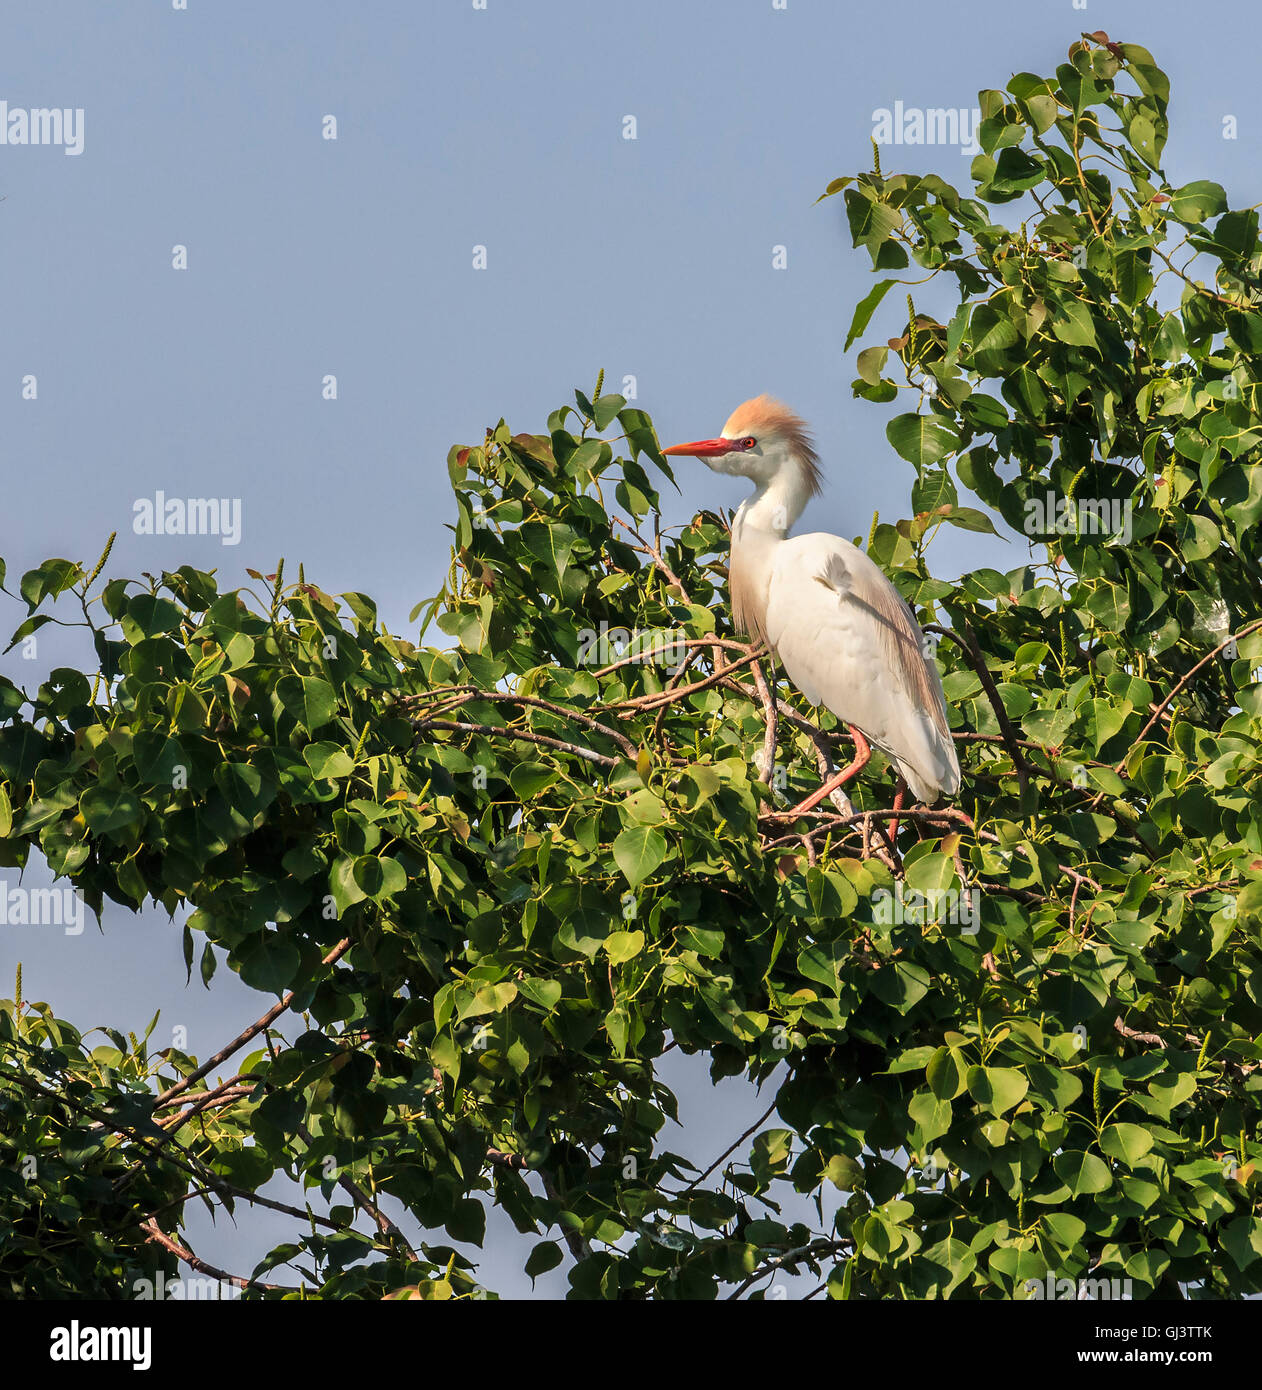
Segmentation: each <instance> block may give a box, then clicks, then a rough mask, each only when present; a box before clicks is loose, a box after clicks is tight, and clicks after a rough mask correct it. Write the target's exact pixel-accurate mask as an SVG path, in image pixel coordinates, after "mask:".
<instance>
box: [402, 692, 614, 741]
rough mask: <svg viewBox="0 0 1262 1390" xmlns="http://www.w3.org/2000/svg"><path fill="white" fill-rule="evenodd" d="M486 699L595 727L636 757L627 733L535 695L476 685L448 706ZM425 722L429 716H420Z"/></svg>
mask: <svg viewBox="0 0 1262 1390" xmlns="http://www.w3.org/2000/svg"><path fill="white" fill-rule="evenodd" d="M421 698H423V697H421V696H418V695H409V696H408V697H407V698H406V699H405V700H404V701H403V703H404V704H410V703H412V702H414V701H416V700H419V699H421ZM480 700H486V701H487V702H488V703H494V704H504V705H522V706H524V707H529V708H532V709H542V710H547V711H548V712H549V713H550V714H556V715H560V716H561V717H562V718H564V719H572V720H573V721H574V722H575V723H576V724H582V725H583V727H584V728H587V729H594V730H595V731H596V732H597V733H601V734H604V735H605V737H606V738H609V739H612V740H613V741H614V743H616V744H617V745H618V747H619V748H621V749H622V751H623V752H624V753H625V754H626V755H627V756H628V757H629V758H634V757H635V755H636V747H635V745H634V744H633V743H632V742H631V740H630V739H628V738H627V737H626V735H625V734H621V733H619V732H618V730H617V729H611V728H609V726H608V725H606V724H602V723H600V721H599V720H596V719H593V718H591V716H590V715H586V714H583V713H581V712H580V711H579V710H573V709H566V707H565V706H564V705H557V704H554V703H553V702H552V701H551V700H541V699H539V698H538V697H537V696H534V695H507V694H504V693H502V692H500V691H495V690H481V689H478V688H476V687H473V688H471V689H470V690H468V691H466V692H464V693H462V694H461V695H460V696H459V697H458V698H457V699H456V700H454V701H449V702H448V704H447V706H446V707H447V708H454V707H455V706H457V705H461V704H468V703H469V702H471V701H480ZM419 717H420V718H421V719H422V720H425V722H428V717H427V716H425V715H421V716H419Z"/></svg>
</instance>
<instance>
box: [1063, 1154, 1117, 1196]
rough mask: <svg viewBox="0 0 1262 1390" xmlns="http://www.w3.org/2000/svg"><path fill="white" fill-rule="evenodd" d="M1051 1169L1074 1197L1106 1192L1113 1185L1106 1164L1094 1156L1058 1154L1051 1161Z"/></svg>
mask: <svg viewBox="0 0 1262 1390" xmlns="http://www.w3.org/2000/svg"><path fill="white" fill-rule="evenodd" d="M1052 1167H1053V1168H1054V1169H1055V1170H1056V1175H1057V1177H1059V1178H1060V1180H1061V1181H1062V1182H1063V1183H1064V1184H1065V1185H1066V1187H1068V1188H1069V1191H1070V1194H1071V1195H1072V1196H1074V1197H1081V1196H1085V1195H1089V1194H1091V1193H1095V1192H1106V1191H1107V1190H1108V1189H1109V1188H1110V1187H1111V1186H1112V1185H1113V1176H1112V1174H1111V1173H1110V1172H1109V1168H1108V1164H1106V1163H1105V1162H1104V1160H1103V1159H1102V1158H1100V1157H1098V1156H1097V1155H1096V1154H1090V1153H1080V1152H1067V1153H1060V1154H1057V1155H1056V1157H1055V1158H1054V1159H1053V1160H1052Z"/></svg>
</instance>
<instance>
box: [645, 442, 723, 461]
mask: <svg viewBox="0 0 1262 1390" xmlns="http://www.w3.org/2000/svg"><path fill="white" fill-rule="evenodd" d="M739 447H740V446H739V444H738V443H737V441H736V440H735V439H698V440H695V441H694V442H693V443H691V444H672V445H671V446H670V448H669V449H663V450H662V453H664V454H686V455H687V456H688V457H689V458H694V459H704V458H714V457H715V455H717V454H730V453H732V452H733V450H735V449H738V448H739Z"/></svg>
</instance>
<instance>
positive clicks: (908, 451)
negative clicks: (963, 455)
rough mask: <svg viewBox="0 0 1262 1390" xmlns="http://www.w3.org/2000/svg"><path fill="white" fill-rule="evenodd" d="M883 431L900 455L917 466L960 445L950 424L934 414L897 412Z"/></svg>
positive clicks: (933, 459) (931, 460) (935, 459)
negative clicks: (900, 413)
mask: <svg viewBox="0 0 1262 1390" xmlns="http://www.w3.org/2000/svg"><path fill="white" fill-rule="evenodd" d="M885 435H886V438H887V439H888V440H889V442H890V443H891V444H892V445H893V446H894V448H895V450H897V452H898V453H899V455H901V457H903V458H905V459H906V460H907V461H908V463H914V464H915V465H916V466H917V467H918V468H919V467H920V466H922V465H923V464H927V463H937V461H938V460H939V459H941V458H945V457H946V456H947V455H948V454H950V453H954V452H955V450H957V449H958V448H959V447H960V439H959V435H958V434H957V433H956V432H955V429H954V428H953V426H951V425H950V424H948V423H947V422H946V421H945V420H941V419H939V418H938V417H937V416H936V415H910V414H909V415H898V416H896V417H895V418H894V419H893V420H891V421H890V422H889V424H888V425H886V427H885Z"/></svg>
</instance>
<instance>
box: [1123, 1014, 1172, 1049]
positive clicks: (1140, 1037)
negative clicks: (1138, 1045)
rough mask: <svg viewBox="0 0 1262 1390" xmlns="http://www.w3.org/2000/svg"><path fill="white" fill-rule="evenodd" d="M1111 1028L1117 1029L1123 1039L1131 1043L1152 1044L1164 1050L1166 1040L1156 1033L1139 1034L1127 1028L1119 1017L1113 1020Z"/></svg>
mask: <svg viewBox="0 0 1262 1390" xmlns="http://www.w3.org/2000/svg"><path fill="white" fill-rule="evenodd" d="M1113 1027H1114V1028H1116V1029H1117V1031H1118V1032H1119V1033H1121V1035H1122V1036H1123V1037H1124V1038H1130V1039H1131V1041H1132V1042H1143V1043H1153V1044H1154V1045H1155V1046H1157V1047H1161V1048H1164V1047H1165V1046H1166V1040H1165V1039H1164V1038H1163V1037H1161V1036H1160V1034H1158V1033H1139V1032H1136V1030H1135V1029H1134V1028H1128V1027H1127V1026H1126V1024H1124V1023H1123V1022H1122V1019H1121V1015H1120V1014H1119V1015H1118V1017H1117V1018H1115V1019H1114V1020H1113Z"/></svg>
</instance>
